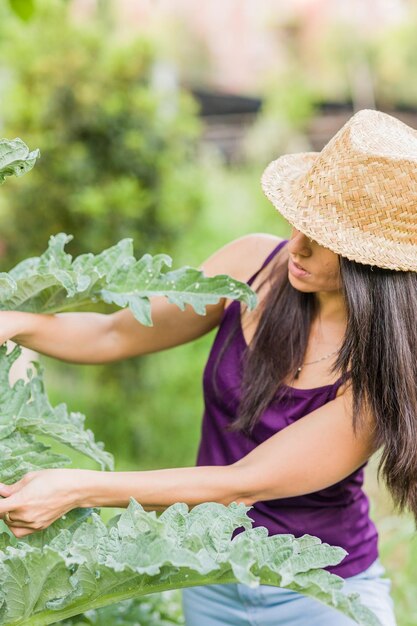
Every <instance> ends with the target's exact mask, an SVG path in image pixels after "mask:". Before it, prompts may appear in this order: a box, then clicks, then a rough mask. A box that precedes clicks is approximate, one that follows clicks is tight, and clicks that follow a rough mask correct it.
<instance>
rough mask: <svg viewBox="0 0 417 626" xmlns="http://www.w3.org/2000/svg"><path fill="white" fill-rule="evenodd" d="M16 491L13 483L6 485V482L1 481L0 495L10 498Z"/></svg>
mask: <svg viewBox="0 0 417 626" xmlns="http://www.w3.org/2000/svg"><path fill="white" fill-rule="evenodd" d="M13 493H14V489H13V486H12V485H5V484H4V483H0V496H2V497H3V498H8V497H9V496H11V495H12V494H13Z"/></svg>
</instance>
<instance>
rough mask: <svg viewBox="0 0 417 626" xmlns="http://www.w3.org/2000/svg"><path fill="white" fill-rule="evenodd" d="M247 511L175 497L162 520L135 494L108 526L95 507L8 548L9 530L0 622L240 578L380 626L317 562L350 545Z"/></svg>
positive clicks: (12, 624) (42, 620)
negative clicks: (276, 528) (274, 525)
mask: <svg viewBox="0 0 417 626" xmlns="http://www.w3.org/2000/svg"><path fill="white" fill-rule="evenodd" d="M248 511H249V509H248V508H247V507H245V506H244V505H243V504H236V503H234V504H231V505H229V506H228V507H225V506H223V505H221V504H217V503H206V504H203V505H199V506H196V507H194V508H193V509H192V510H191V511H189V510H188V507H187V506H186V505H185V504H175V505H173V506H171V507H169V508H168V509H167V510H166V511H165V512H164V513H162V515H161V516H160V517H159V518H158V517H157V516H156V514H155V513H153V512H152V513H147V512H145V511H144V510H143V508H142V507H141V506H140V505H139V504H138V503H137V502H135V501H134V500H132V501H131V503H130V505H129V507H128V508H127V509H126V510H125V511H124V512H123V513H122V514H121V515H120V516H118V517H117V518H115V519H113V520H111V521H110V522H109V523H108V524H107V526H106V525H105V524H104V523H103V522H102V521H101V519H100V517H99V516H98V515H97V514H95V513H93V514H92V516H91V517H89V518H88V519H87V520H86V521H81V522H80V523H79V524H78V526H77V527H76V528H75V530H74V529H73V528H72V530H71V531H70V530H68V529H66V528H63V527H62V522H61V527H60V528H58V529H57V531H56V532H55V535H54V536H50V537H49V540H48V542H46V543H45V545H44V546H43V547H42V546H41V545H40V544H38V545H30V544H29V543H28V542H23V541H20V542H17V541H16V540H15V539H14V540H12V539H11V540H10V541H11V545H10V547H7V540H8V536H7V537H6V538H4V537H3V552H2V553H0V589H1V590H2V594H3V609H2V610H3V621H0V623H4V624H8V625H9V626H18V625H19V626H26V625H29V624H30V626H41V625H44V624H52V623H55V622H57V621H59V620H62V619H66V618H70V617H71V616H74V615H78V614H80V613H82V612H84V611H92V610H93V609H97V608H99V607H103V606H106V605H109V604H112V603H114V602H117V601H121V600H126V599H128V598H133V597H138V596H142V595H146V594H149V593H153V592H155V591H162V590H169V589H176V588H180V587H187V586H193V585H201V584H212V583H217V582H218V583H232V582H242V583H245V584H249V585H251V586H256V585H258V584H259V583H264V584H269V585H276V586H282V587H288V588H290V589H293V590H295V591H298V592H301V593H306V594H308V595H311V596H312V597H315V598H317V599H318V600H320V601H321V602H324V603H325V604H327V605H328V606H330V607H334V608H337V609H338V610H340V611H342V612H343V613H345V614H346V615H348V616H349V617H351V618H352V619H354V620H355V621H356V622H357V623H358V624H362V625H363V626H377V625H378V624H379V621H378V620H377V619H376V618H375V617H374V616H373V614H372V613H371V612H370V611H368V610H367V609H366V608H365V607H364V606H363V605H362V604H361V603H360V602H359V600H358V597H357V595H355V594H353V595H350V596H347V595H345V594H344V593H343V592H342V586H343V580H342V579H341V578H339V577H338V576H334V575H332V574H330V573H328V572H326V571H325V570H322V569H320V567H319V566H318V565H317V564H318V563H319V564H320V565H321V566H327V565H335V564H337V563H339V562H340V561H341V560H342V559H343V558H344V556H345V554H346V553H345V551H344V550H342V549H341V548H335V547H332V546H329V545H327V544H323V543H321V542H320V541H319V540H318V539H316V538H314V537H309V536H305V537H302V538H300V539H295V538H294V536H292V535H280V536H272V537H269V536H268V534H267V531H266V529H263V528H257V529H252V528H251V521H250V519H249V517H248V516H247V513H248ZM71 523H72V524H73V523H74V522H73V521H72V522H71ZM242 526H243V527H244V528H245V530H244V531H243V532H242V533H240V534H238V535H237V536H235V537H234V538H232V536H233V533H234V531H235V530H236V529H237V528H241V527H242ZM29 580H30V581H31V583H30V585H27V583H26V581H29ZM19 590H21V591H20V593H19ZM22 590H23V591H22ZM87 623H88V622H87ZM90 623H91V622H90Z"/></svg>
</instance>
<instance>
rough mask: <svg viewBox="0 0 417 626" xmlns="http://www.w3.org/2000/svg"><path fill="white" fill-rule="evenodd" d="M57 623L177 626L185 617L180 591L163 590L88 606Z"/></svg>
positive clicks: (82, 625) (94, 625) (74, 625)
mask: <svg viewBox="0 0 417 626" xmlns="http://www.w3.org/2000/svg"><path fill="white" fill-rule="evenodd" d="M59 623H60V624H62V625H63V626H64V625H65V626H86V625H89V626H180V625H182V624H184V619H183V617H182V614H181V598H180V594H179V592H177V591H163V592H162V593H156V594H151V595H149V596H146V597H139V598H133V599H131V600H125V601H124V602H119V603H118V604H112V605H110V606H106V607H103V608H101V609H91V610H90V611H86V612H85V613H84V614H83V615H79V616H77V617H75V618H69V619H66V620H63V621H62V622H59Z"/></svg>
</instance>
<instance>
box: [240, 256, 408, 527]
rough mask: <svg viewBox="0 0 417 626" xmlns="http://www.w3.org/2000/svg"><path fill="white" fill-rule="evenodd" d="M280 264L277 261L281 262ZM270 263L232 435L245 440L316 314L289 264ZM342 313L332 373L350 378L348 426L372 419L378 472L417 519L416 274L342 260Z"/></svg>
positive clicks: (297, 360)
mask: <svg viewBox="0 0 417 626" xmlns="http://www.w3.org/2000/svg"><path fill="white" fill-rule="evenodd" d="M279 257H281V259H279ZM277 260H280V262H279V263H278V264H277V263H273V264H271V270H270V272H269V277H268V278H269V280H270V281H271V288H270V291H269V293H268V295H267V297H266V299H265V302H264V305H263V309H262V313H261V316H260V319H259V323H258V326H257V329H256V332H255V335H254V337H253V340H252V342H251V346H250V348H248V349H247V352H246V358H245V364H244V372H243V385H242V400H241V404H240V409H239V414H238V416H237V418H236V420H235V422H234V424H233V427H232V428H233V430H235V429H236V430H242V431H244V432H247V433H249V432H250V431H251V430H252V429H253V427H254V426H255V424H256V422H257V421H258V419H259V417H260V416H261V414H262V413H263V411H264V410H265V409H266V407H267V406H268V405H269V404H270V403H271V402H272V401H273V399H274V398H276V397H277V396H278V397H279V396H280V395H282V394H283V393H284V387H283V386H282V383H283V382H284V381H285V380H287V379H288V377H289V376H291V375H293V374H294V372H295V370H296V368H297V367H298V365H300V364H301V363H302V361H303V358H304V354H305V351H306V347H307V341H308V336H309V331H310V326H311V323H312V321H313V319H314V317H315V315H316V314H317V307H316V299H315V296H314V294H312V293H303V292H300V291H298V290H296V289H294V288H293V287H292V285H291V283H290V282H289V280H288V274H287V264H286V262H285V261H286V258H283V256H282V255H278V257H277ZM339 264H340V276H341V283H342V292H343V295H344V299H345V304H346V310H347V327H346V333H345V337H344V341H343V345H342V347H341V349H340V351H339V354H338V357H337V359H336V361H335V364H334V366H333V372H334V373H338V374H339V375H340V376H346V378H348V376H349V373H350V384H351V386H352V395H353V406H352V414H353V426H354V428H355V430H356V429H358V428H360V427H361V426H362V425H363V423H364V417H365V414H366V413H367V412H368V411H371V414H372V415H373V416H374V419H375V430H374V444H375V449H378V448H382V454H381V460H380V465H379V472H380V474H382V476H383V478H384V479H385V481H386V483H387V486H388V488H389V490H390V492H391V494H392V496H393V499H394V502H395V503H396V505H397V506H398V507H399V509H400V510H402V509H404V508H406V507H409V508H410V509H411V510H412V511H413V513H414V515H415V516H416V518H417V273H416V272H401V271H395V270H387V269H381V268H377V267H371V266H368V265H362V264H360V263H356V262H354V261H350V260H348V259H346V258H344V257H339Z"/></svg>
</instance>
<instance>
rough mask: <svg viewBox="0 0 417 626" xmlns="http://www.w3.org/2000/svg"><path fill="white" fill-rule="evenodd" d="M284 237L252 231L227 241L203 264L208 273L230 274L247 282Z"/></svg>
mask: <svg viewBox="0 0 417 626" xmlns="http://www.w3.org/2000/svg"><path fill="white" fill-rule="evenodd" d="M282 241H284V239H283V238H282V237H276V236H274V235H269V234H266V233H251V234H249V235H244V236H243V237H239V238H238V239H234V240H233V241H231V242H229V243H227V244H226V245H225V246H223V247H222V248H220V249H219V250H217V252H215V253H214V254H213V255H212V256H211V257H210V258H209V259H207V261H206V262H205V263H204V264H203V269H204V272H205V273H206V274H207V275H215V274H228V275H229V276H232V277H233V278H235V279H236V280H240V281H242V282H247V281H248V280H249V278H250V277H251V276H253V275H254V274H255V273H256V272H257V271H258V270H259V268H260V267H261V266H262V264H263V263H264V261H265V259H266V258H267V257H268V256H269V255H270V254H271V252H273V250H275V248H276V247H277V246H278V245H279V244H280V243H281V242H282Z"/></svg>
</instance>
